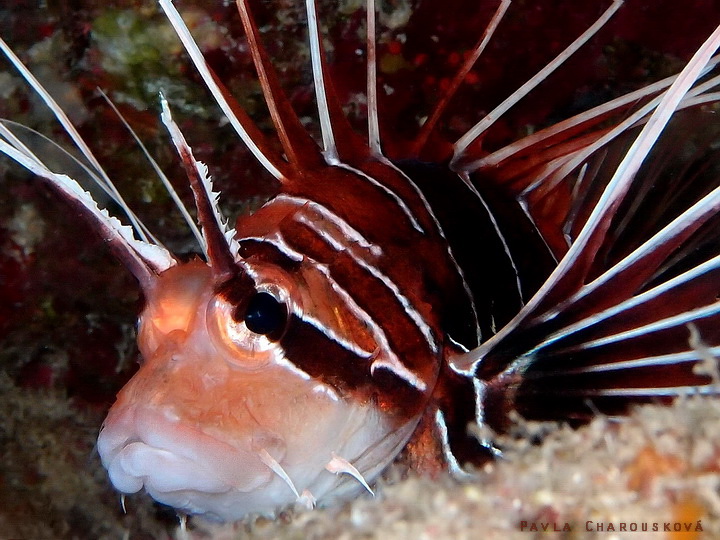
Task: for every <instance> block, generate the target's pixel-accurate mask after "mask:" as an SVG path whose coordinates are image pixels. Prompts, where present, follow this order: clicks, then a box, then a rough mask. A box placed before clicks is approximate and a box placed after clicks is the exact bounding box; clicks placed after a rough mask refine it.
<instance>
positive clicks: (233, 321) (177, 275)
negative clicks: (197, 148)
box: [98, 197, 437, 521]
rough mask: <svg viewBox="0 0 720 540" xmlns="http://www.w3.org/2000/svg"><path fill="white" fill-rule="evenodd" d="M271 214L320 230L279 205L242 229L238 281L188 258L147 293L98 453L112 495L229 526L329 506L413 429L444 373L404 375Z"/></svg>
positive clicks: (338, 286)
mask: <svg viewBox="0 0 720 540" xmlns="http://www.w3.org/2000/svg"><path fill="white" fill-rule="evenodd" d="M269 214H274V215H276V217H278V219H279V221H281V222H285V223H287V222H288V220H290V219H291V218H292V220H293V221H294V222H295V223H301V222H302V221H303V219H300V218H301V216H303V215H305V216H306V217H308V219H309V218H310V217H312V216H313V215H315V217H316V218H318V219H319V217H318V216H317V215H316V214H317V212H315V214H313V212H312V211H311V210H310V209H309V208H308V206H307V205H304V206H301V207H300V208H298V207H297V205H296V204H295V201H293V200H292V199H290V198H287V197H277V198H275V199H274V200H273V201H271V203H269V204H268V205H266V207H265V208H263V209H262V210H260V211H258V212H257V213H256V215H255V216H251V217H250V218H249V219H248V221H247V223H246V224H245V225H244V226H243V227H242V228H239V230H238V235H237V237H238V238H239V239H240V251H239V254H238V257H237V261H236V265H237V272H236V273H235V275H233V276H231V277H229V278H227V279H226V278H223V279H222V280H218V277H217V274H216V272H214V268H213V267H212V262H211V263H209V264H208V263H205V262H203V261H200V260H195V261H192V262H188V263H180V264H177V265H175V266H173V267H171V268H169V269H168V270H166V271H164V272H162V273H160V274H159V275H158V277H157V279H156V280H155V281H154V283H153V284H152V286H150V287H148V288H147V289H146V291H145V296H146V305H145V308H144V311H143V313H142V315H141V317H140V327H139V334H138V343H139V348H140V351H141V354H142V356H143V358H144V360H143V363H142V365H141V367H140V369H139V371H138V372H137V373H136V375H135V376H134V377H133V378H132V379H131V380H130V381H129V382H128V384H127V385H126V386H125V387H124V388H123V389H122V390H121V392H120V393H119V394H118V397H117V401H116V403H115V404H114V406H113V407H112V409H111V410H110V412H109V414H108V416H107V419H106V421H105V423H104V427H103V430H102V431H101V433H100V436H99V440H98V450H99V454H100V456H101V459H102V462H103V464H104V466H105V467H106V468H107V469H108V471H109V475H110V479H111V481H112V483H113V484H114V486H115V487H116V488H117V489H118V490H119V491H121V492H123V493H134V492H137V491H140V490H142V489H143V488H144V489H145V490H146V491H147V492H148V493H149V494H150V495H151V496H152V497H153V498H155V499H156V500H158V501H160V502H162V503H165V504H168V505H170V506H173V507H175V508H177V509H178V510H181V511H183V512H186V513H191V514H204V515H205V516H206V517H209V518H211V519H219V520H223V521H225V520H234V519H239V518H241V517H243V516H245V515H246V514H248V513H251V512H260V513H266V514H271V513H273V512H274V511H275V510H276V509H278V508H281V507H284V506H287V505H291V504H294V503H296V502H300V503H304V504H306V505H307V504H313V503H314V501H315V500H316V499H317V500H318V501H319V502H320V503H329V502H332V501H333V500H337V499H343V498H346V497H351V496H353V495H356V494H357V492H358V491H359V490H363V489H369V488H368V487H367V482H371V481H372V480H373V478H375V477H376V476H377V475H378V474H379V473H380V472H381V471H382V470H383V469H384V468H385V466H386V465H387V464H388V463H389V462H390V461H391V460H392V459H393V458H394V457H395V456H396V455H397V454H398V453H399V452H400V450H401V449H402V448H403V447H404V446H405V444H406V442H407V440H408V439H409V438H410V436H411V434H412V432H413V430H414V429H415V426H416V424H417V422H418V419H419V417H420V415H421V414H422V409H423V406H424V404H425V403H426V401H427V399H428V394H429V392H430V391H431V389H432V386H433V384H434V378H435V377H436V376H437V366H436V365H430V366H429V367H428V368H427V369H426V370H425V371H423V372H420V373H417V374H416V373H411V372H409V371H402V369H403V367H402V364H401V363H400V362H399V360H398V358H397V357H396V356H395V353H394V351H393V350H392V346H391V345H390V344H389V342H388V339H387V337H386V336H384V335H383V334H381V333H378V331H377V328H376V327H375V326H374V325H373V323H371V322H369V319H365V317H367V314H366V313H364V312H363V311H362V309H361V308H360V307H359V306H358V305H357V304H356V303H355V302H353V301H352V300H350V299H349V298H348V295H349V293H347V292H346V291H345V289H346V288H348V286H347V284H345V283H342V282H341V280H340V279H339V278H335V277H333V275H332V272H331V271H330V270H329V269H328V266H327V265H324V264H321V263H318V262H317V261H315V260H313V258H312V257H310V256H300V255H295V254H294V252H293V251H292V250H291V248H290V247H286V246H285V245H284V244H283V243H282V241H281V235H280V233H279V232H278V231H277V229H276V224H275V223H274V222H273V219H271V218H270V217H269ZM262 228H265V229H267V230H262V231H261V230H260V229H262ZM328 230H329V231H330V232H329V233H328V234H331V235H332V234H335V233H338V232H339V231H338V230H337V229H332V228H329V229H328ZM273 231H274V232H273ZM255 232H257V233H259V234H260V236H255V235H254V233H255ZM347 242H348V243H353V242H352V240H347ZM355 249H358V250H362V249H366V250H368V252H370V251H371V250H372V247H371V246H366V247H365V248H363V247H362V246H360V245H356V246H355ZM368 276H369V277H368V279H372V280H373V281H375V282H377V278H375V277H373V276H371V275H368ZM357 285H358V286H359V287H360V288H367V287H370V288H372V287H374V286H376V283H368V284H363V283H362V280H360V283H358V284H357ZM398 374H399V376H398ZM403 377H404V379H403ZM398 381H404V388H398V386H403V385H398ZM338 473H346V474H338Z"/></svg>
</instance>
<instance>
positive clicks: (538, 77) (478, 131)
mask: <svg viewBox="0 0 720 540" xmlns="http://www.w3.org/2000/svg"><path fill="white" fill-rule="evenodd" d="M622 4H623V0H615V1H614V2H613V3H612V5H611V6H610V7H609V8H608V9H607V10H606V11H605V12H604V13H603V14H602V15H601V16H600V18H599V19H598V20H597V21H595V23H593V24H592V26H590V28H588V29H587V30H586V31H585V32H583V33H582V34H581V35H580V36H579V37H578V38H577V39H575V41H573V42H572V43H571V44H570V45H568V47H567V48H565V50H563V51H562V52H561V53H560V54H559V55H558V56H557V57H555V59H554V60H553V61H552V62H550V63H549V64H547V65H546V66H545V67H544V68H543V69H541V70H540V71H539V72H538V73H537V74H535V75H534V76H533V77H532V78H530V79H529V80H528V81H527V82H526V83H525V84H523V85H522V86H521V87H520V88H518V89H517V90H516V91H515V92H513V94H512V95H510V97H508V98H507V99H506V100H505V101H503V102H502V103H501V104H500V105H498V106H497V107H495V108H494V109H493V110H492V111H490V112H489V113H488V114H487V115H485V117H484V118H483V119H482V120H480V121H479V122H478V123H477V124H475V125H474V126H473V127H472V128H470V129H469V130H468V131H467V133H465V134H464V135H463V136H462V137H460V138H459V139H458V140H457V141H456V142H455V145H454V146H455V147H454V155H453V158H452V160H451V162H450V165H451V167H453V168H457V169H461V170H465V166H464V165H462V164H461V161H462V160H463V157H464V154H465V151H466V150H467V148H468V147H469V146H470V145H471V144H472V143H473V142H474V141H476V140H477V139H478V137H480V136H481V135H482V134H483V133H484V132H485V131H487V129H488V128H489V127H490V126H492V125H493V124H494V123H495V122H496V121H497V120H498V119H499V118H500V117H501V116H502V115H503V114H505V113H506V112H507V111H508V110H510V108H512V107H513V106H514V105H515V104H516V103H517V102H519V101H520V100H521V99H523V98H524V97H525V96H526V95H527V94H529V93H530V92H531V91H532V90H533V89H535V87H536V86H538V85H539V84H540V83H541V82H543V81H544V80H545V79H547V77H548V76H549V75H550V74H551V73H552V72H554V71H555V70H556V69H557V68H559V67H560V66H561V65H562V64H563V63H564V62H565V61H566V60H567V59H568V58H570V57H571V56H572V55H573V54H575V52H577V51H578V49H580V48H581V47H582V46H583V45H585V43H587V41H588V40H589V39H590V38H591V37H593V36H594V35H595V34H596V33H597V32H598V31H599V30H600V29H601V28H602V27H603V26H605V24H606V23H607V22H608V21H609V20H610V18H611V17H612V16H613V15H615V13H616V12H617V10H618V9H620V7H621V6H622Z"/></svg>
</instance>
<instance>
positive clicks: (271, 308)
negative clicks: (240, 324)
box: [244, 291, 287, 337]
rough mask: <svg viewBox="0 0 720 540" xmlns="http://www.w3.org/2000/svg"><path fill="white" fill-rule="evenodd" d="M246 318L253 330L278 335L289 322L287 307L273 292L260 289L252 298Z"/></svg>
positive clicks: (249, 327) (250, 328) (258, 332)
mask: <svg viewBox="0 0 720 540" xmlns="http://www.w3.org/2000/svg"><path fill="white" fill-rule="evenodd" d="M244 319H245V326H247V328H248V330H250V331H251V332H254V333H256V334H260V335H263V336H269V337H278V334H280V333H281V332H282V331H283V330H284V328H285V324H286V323H287V308H286V307H285V304H284V303H283V302H281V301H279V300H278V299H277V298H275V297H274V296H273V295H272V294H270V293H267V292H263V291H260V292H257V293H255V295H254V296H253V297H252V298H251V299H250V302H249V303H248V306H247V310H246V311H245V317H244Z"/></svg>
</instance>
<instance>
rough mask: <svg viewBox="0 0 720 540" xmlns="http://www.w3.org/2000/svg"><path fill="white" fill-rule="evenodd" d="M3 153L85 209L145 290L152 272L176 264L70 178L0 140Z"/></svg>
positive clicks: (157, 271) (150, 279) (164, 250)
mask: <svg viewBox="0 0 720 540" xmlns="http://www.w3.org/2000/svg"><path fill="white" fill-rule="evenodd" d="M0 152H2V153H4V154H5V155H7V156H8V157H10V158H12V159H14V160H15V161H17V162H18V163H19V164H20V165H22V166H23V167H25V168H26V169H28V170H29V171H31V172H33V173H34V174H36V175H38V176H41V177H43V178H45V179H46V180H48V181H49V182H50V183H51V184H52V185H53V187H54V188H55V189H56V190H57V191H59V192H60V193H62V195H63V196H64V197H66V198H67V199H68V200H70V201H72V202H74V203H75V204H77V205H78V206H81V207H82V208H84V209H85V211H86V212H87V214H88V215H90V216H92V219H93V221H94V222H95V223H96V224H97V225H98V228H99V229H100V231H101V233H102V237H103V239H104V240H105V241H107V242H110V243H111V244H112V245H115V246H117V245H121V246H122V249H123V251H124V253H123V255H124V256H123V260H124V262H125V263H126V265H127V266H128V267H129V269H130V271H131V272H132V273H133V275H135V277H136V278H137V279H138V281H140V283H141V285H142V286H143V287H144V288H146V287H148V286H149V285H150V284H151V281H152V273H153V272H154V273H160V272H163V271H164V270H167V269H168V268H170V267H171V266H173V265H175V264H176V261H175V259H174V258H173V257H172V255H171V254H170V253H169V252H168V251H167V250H166V249H165V248H163V247H161V246H158V245H155V244H151V243H148V242H145V241H143V240H138V239H137V238H135V236H134V234H133V230H134V229H133V228H132V227H130V226H129V225H123V224H122V223H121V222H120V220H119V219H117V218H116V217H113V216H111V215H109V214H108V211H107V210H105V209H100V208H99V207H98V205H97V202H95V200H94V199H93V198H92V196H91V195H90V194H89V193H88V192H87V191H85V190H83V188H82V187H81V186H80V184H78V183H77V182H76V181H75V180H73V179H72V178H70V177H69V176H66V175H64V174H57V173H54V172H52V171H51V170H50V169H48V168H47V167H45V165H43V164H42V163H41V162H40V161H38V160H37V158H35V157H34V156H28V155H25V154H24V153H22V152H21V151H20V150H18V149H16V148H15V147H13V146H11V145H10V144H8V143H7V142H5V141H3V140H0Z"/></svg>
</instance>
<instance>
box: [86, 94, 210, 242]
mask: <svg viewBox="0 0 720 540" xmlns="http://www.w3.org/2000/svg"><path fill="white" fill-rule="evenodd" d="M97 90H98V92H100V95H101V96H102V97H103V99H104V100H105V101H106V103H107V104H108V105H109V106H110V108H111V109H112V110H113V112H114V113H115V115H116V116H117V117H118V118H119V119H120V121H121V122H122V124H123V126H125V129H127V130H128V132H129V133H130V135H131V136H132V138H133V139H134V140H135V143H136V144H137V145H138V147H139V148H140V150H142V153H143V154H144V155H145V158H146V159H147V160H148V162H149V163H150V166H151V167H152V168H153V170H154V171H155V174H157V176H158V178H160V181H161V182H162V184H163V186H165V190H166V191H167V192H168V195H170V198H171V199H172V200H173V202H174V203H175V207H176V208H177V209H178V211H179V212H180V214H181V215H182V217H183V219H184V220H185V223H186V224H187V226H188V227H189V228H190V231H192V233H193V236H194V237H195V239H196V240H197V241H198V244H199V245H200V246H202V244H203V238H202V234H200V230H199V229H198V228H197V225H195V222H194V221H193V219H192V217H191V216H190V212H188V209H187V208H186V207H185V205H184V204H183V202H182V201H181V200H180V196H179V195H178V193H177V191H175V188H174V187H173V185H172V184H171V183H170V179H169V178H168V177H167V175H166V174H165V173H164V172H163V170H162V169H161V168H160V165H158V163H157V161H155V159H154V158H153V157H152V156H151V155H150V152H149V151H148V149H147V147H146V146H145V145H144V144H143V142H142V141H141V140H140V137H138V135H137V133H135V130H134V129H133V128H132V127H131V126H130V124H129V123H128V122H127V120H125V117H124V116H123V115H122V113H121V112H120V111H119V110H118V108H117V107H116V106H115V104H114V103H113V102H112V100H111V99H110V98H109V97H108V96H107V94H105V92H103V91H102V89H100V88H98V89H97Z"/></svg>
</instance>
